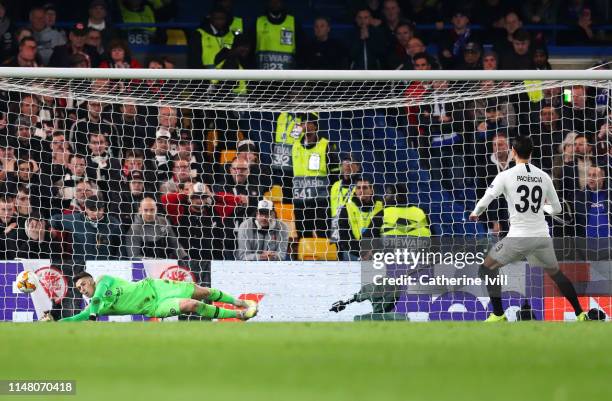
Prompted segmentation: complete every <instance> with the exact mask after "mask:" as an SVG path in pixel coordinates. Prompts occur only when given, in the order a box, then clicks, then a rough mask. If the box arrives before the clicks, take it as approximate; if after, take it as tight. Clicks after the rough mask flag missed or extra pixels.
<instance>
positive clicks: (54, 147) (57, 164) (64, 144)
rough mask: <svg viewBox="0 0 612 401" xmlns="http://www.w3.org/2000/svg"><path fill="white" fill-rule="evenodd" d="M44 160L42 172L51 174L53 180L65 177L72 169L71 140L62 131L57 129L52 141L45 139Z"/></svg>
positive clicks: (50, 177)
mask: <svg viewBox="0 0 612 401" xmlns="http://www.w3.org/2000/svg"><path fill="white" fill-rule="evenodd" d="M44 148H45V149H44V152H43V160H42V166H41V170H42V174H44V175H47V176H49V179H50V180H51V182H56V181H58V180H60V179H62V177H64V176H65V175H66V174H67V173H68V171H69V169H70V158H71V157H72V151H71V149H70V142H68V141H67V140H66V137H65V136H64V134H63V133H62V132H61V131H56V132H54V133H53V136H52V138H51V140H50V141H45V147H44Z"/></svg>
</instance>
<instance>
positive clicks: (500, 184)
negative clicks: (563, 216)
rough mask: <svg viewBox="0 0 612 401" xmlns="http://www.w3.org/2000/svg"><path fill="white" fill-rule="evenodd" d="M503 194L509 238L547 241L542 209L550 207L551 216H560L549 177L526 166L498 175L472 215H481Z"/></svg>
mask: <svg viewBox="0 0 612 401" xmlns="http://www.w3.org/2000/svg"><path fill="white" fill-rule="evenodd" d="M502 194H503V195H504V197H505V198H506V201H507V203H508V213H509V215H510V230H509V231H508V237H524V238H525V237H550V234H549V233H548V224H547V223H546V220H545V218H544V210H543V206H544V204H545V203H546V204H550V205H551V206H552V214H556V213H560V212H561V204H560V203H559V197H558V196H557V192H556V191H555V187H554V186H553V183H552V180H551V178H550V176H549V175H548V174H546V173H545V172H544V171H542V170H540V169H539V168H537V167H535V166H533V165H532V164H526V163H520V164H517V165H516V166H514V167H512V168H511V169H508V170H506V171H503V172H501V173H499V174H498V175H497V177H495V179H494V180H493V183H491V185H490V186H489V188H488V189H487V191H486V193H485V195H484V196H483V197H482V199H481V200H480V201H479V202H478V204H477V205H476V208H475V209H474V214H475V215H480V214H481V213H482V212H484V211H485V210H486V208H487V206H489V203H491V201H493V199H495V198H497V197H498V196H500V195H502Z"/></svg>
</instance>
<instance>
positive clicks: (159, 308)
mask: <svg viewBox="0 0 612 401" xmlns="http://www.w3.org/2000/svg"><path fill="white" fill-rule="evenodd" d="M181 313H197V314H198V315H200V316H203V317H207V318H210V319H241V320H248V319H250V318H252V317H254V316H255V315H256V314H257V311H256V310H255V312H254V313H253V312H252V311H251V312H250V310H249V309H247V310H230V309H225V308H220V307H218V306H212V305H208V304H205V303H203V302H200V301H198V300H195V299H188V298H167V299H163V300H161V301H160V302H158V304H157V305H156V307H155V310H154V312H153V314H152V315H151V316H150V317H169V316H177V315H179V314H181Z"/></svg>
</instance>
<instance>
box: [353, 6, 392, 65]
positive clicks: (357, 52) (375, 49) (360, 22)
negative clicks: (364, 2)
mask: <svg viewBox="0 0 612 401" xmlns="http://www.w3.org/2000/svg"><path fill="white" fill-rule="evenodd" d="M371 23H372V14H371V13H370V10H368V9H367V8H363V9H361V10H358V11H357V14H356V15H355V24H356V29H355V30H354V31H353V33H352V34H351V36H350V37H349V43H350V44H351V47H350V50H349V59H350V66H349V68H350V69H351V70H380V69H382V68H383V67H384V63H385V58H386V51H387V46H388V45H387V43H386V42H385V36H384V34H383V33H382V32H381V31H380V29H379V28H378V27H374V26H372V25H371Z"/></svg>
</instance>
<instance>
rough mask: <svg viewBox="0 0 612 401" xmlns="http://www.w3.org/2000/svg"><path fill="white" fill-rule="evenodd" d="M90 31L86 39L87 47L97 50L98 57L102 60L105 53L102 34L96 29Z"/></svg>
mask: <svg viewBox="0 0 612 401" xmlns="http://www.w3.org/2000/svg"><path fill="white" fill-rule="evenodd" d="M88 29H89V30H88V31H87V37H86V38H85V45H87V46H90V47H91V48H93V49H96V55H97V56H98V58H100V57H102V55H103V54H104V52H105V49H104V45H103V43H102V33H100V31H98V30H97V29H95V28H88Z"/></svg>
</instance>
